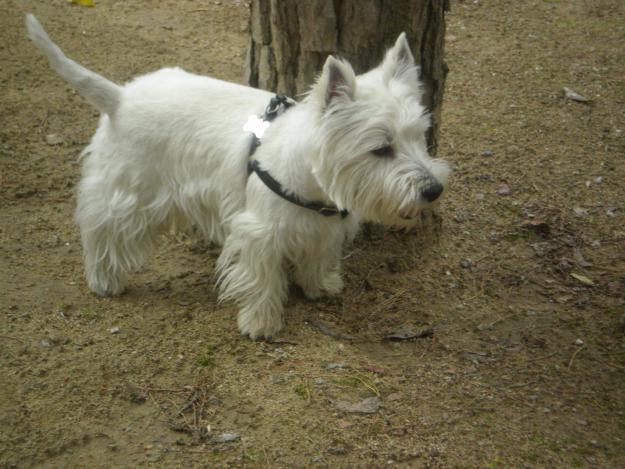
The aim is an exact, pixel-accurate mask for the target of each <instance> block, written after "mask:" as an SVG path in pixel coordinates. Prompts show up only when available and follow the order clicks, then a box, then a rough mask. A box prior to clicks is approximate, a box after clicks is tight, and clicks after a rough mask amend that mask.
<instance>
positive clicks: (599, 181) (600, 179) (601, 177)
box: [595, 176, 603, 184]
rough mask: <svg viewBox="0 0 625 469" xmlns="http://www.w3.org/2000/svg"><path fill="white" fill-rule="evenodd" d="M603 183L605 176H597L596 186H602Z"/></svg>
mask: <svg viewBox="0 0 625 469" xmlns="http://www.w3.org/2000/svg"><path fill="white" fill-rule="evenodd" d="M602 182H603V176H597V177H596V178H595V183H596V184H601V183H602Z"/></svg>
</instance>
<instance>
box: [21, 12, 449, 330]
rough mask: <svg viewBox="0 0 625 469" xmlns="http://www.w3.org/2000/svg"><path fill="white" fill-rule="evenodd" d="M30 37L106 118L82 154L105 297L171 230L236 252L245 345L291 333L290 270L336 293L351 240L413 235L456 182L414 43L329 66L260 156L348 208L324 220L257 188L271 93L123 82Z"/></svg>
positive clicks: (88, 252)
mask: <svg viewBox="0 0 625 469" xmlns="http://www.w3.org/2000/svg"><path fill="white" fill-rule="evenodd" d="M26 23H27V28H28V33H29V36H30V38H31V39H32V40H33V41H34V43H35V44H36V45H37V46H38V47H39V49H41V51H42V52H43V53H44V55H45V56H46V57H47V59H48V61H49V62H50V64H51V66H52V67H53V68H54V69H55V70H56V71H57V72H58V73H59V74H60V75H61V76H62V77H63V78H64V79H65V80H67V81H68V82H69V83H70V84H72V85H73V86H74V87H76V88H77V89H78V90H79V91H80V92H81V93H82V94H83V95H84V96H85V97H86V98H87V99H88V100H89V101H90V102H91V103H92V104H93V105H94V106H95V107H97V108H98V109H99V110H100V111H101V112H102V116H101V119H100V123H99V126H98V129H97V131H96V133H95V135H94V136H93V138H92V140H91V143H90V144H89V146H87V148H85V150H84V151H83V153H82V160H83V165H82V179H81V182H80V186H79V188H78V196H77V198H78V202H77V209H76V220H77V223H78V225H79V227H80V232H81V237H82V244H83V250H84V261H85V272H86V277H87V282H88V284H89V287H90V288H91V290H93V291H94V292H95V293H97V294H99V295H117V294H119V293H121V292H122V291H123V290H124V288H125V285H126V277H127V273H128V272H131V271H133V270H136V269H138V268H140V267H141V266H142V265H143V264H144V263H145V261H146V260H147V258H148V255H149V253H150V251H151V249H152V247H153V246H154V244H155V242H156V241H157V238H158V235H159V233H160V232H162V231H163V230H164V229H166V228H168V227H169V226H171V223H173V222H176V223H177V224H179V223H180V222H185V223H188V224H192V225H194V226H196V227H197V228H199V230H200V231H201V232H202V234H203V235H204V236H205V238H206V239H207V240H210V241H212V242H215V243H218V244H220V245H222V246H223V250H222V253H221V255H220V257H219V260H218V263H217V272H218V284H219V289H220V299H221V300H232V301H235V302H236V303H237V305H238V306H239V309H240V311H239V316H238V325H239V330H240V331H241V333H243V334H246V335H249V336H250V337H251V338H253V339H255V338H259V337H271V336H272V335H274V334H276V333H277V332H278V331H279V330H280V329H281V328H282V326H283V304H284V302H285V300H286V293H287V283H288V280H287V273H288V272H289V270H290V267H293V280H294V281H295V282H296V283H297V284H298V285H300V287H301V288H302V289H303V291H304V293H305V294H306V296H307V297H309V298H317V297H319V296H320V295H322V294H323V293H327V294H337V293H339V292H340V291H341V289H342V287H343V282H342V280H341V274H340V260H341V251H342V247H343V245H344V243H345V242H346V241H350V240H351V239H353V237H354V236H355V234H356V232H357V230H358V225H359V221H360V219H364V220H368V221H374V222H381V223H384V224H386V225H395V226H403V227H408V226H411V225H412V224H413V223H414V218H415V217H416V215H417V214H418V213H419V211H420V210H422V209H423V208H424V207H426V206H428V205H430V204H431V203H432V202H434V200H435V199H437V198H438V196H439V195H440V193H441V192H442V189H443V185H444V184H445V182H446V179H447V175H448V173H449V170H448V167H447V165H446V164H445V163H444V162H441V161H439V160H433V159H431V158H430V157H429V155H428V151H427V148H426V141H425V132H426V130H427V129H428V127H429V125H430V119H429V115H428V114H427V112H426V110H425V109H424V108H423V106H422V105H421V103H420V98H421V90H420V87H419V84H418V69H417V67H415V64H414V59H413V56H412V54H411V52H410V48H409V45H408V43H407V41H406V38H405V35H404V34H402V35H400V36H399V38H398V39H397V42H396V44H395V46H394V47H393V48H391V49H390V50H389V51H388V52H387V54H386V57H385V58H384V61H383V62H382V64H381V65H380V66H378V67H377V68H375V69H373V70H371V71H369V72H368V73H365V74H363V75H360V76H355V74H354V72H353V70H352V68H351V66H350V65H349V64H348V63H347V62H344V61H340V60H337V59H335V58H334V57H331V56H330V57H328V59H327V61H326V63H325V65H324V67H323V72H322V74H321V76H320V78H319V79H318V81H317V83H316V84H315V85H314V86H313V88H312V89H311V91H310V93H309V94H308V96H307V97H306V98H305V99H304V100H303V101H302V102H301V103H299V104H297V105H296V106H294V107H292V108H291V109H289V110H288V111H287V112H286V113H285V114H283V115H282V116H280V117H278V118H277V119H276V120H275V121H274V122H273V123H272V124H271V126H270V127H269V128H268V129H267V131H266V132H265V134H264V136H263V139H262V144H261V145H260V147H259V148H258V149H257V151H256V153H255V154H254V158H255V159H257V160H258V161H259V162H260V165H261V166H262V168H263V169H264V170H266V171H268V172H269V173H271V175H272V176H273V177H274V178H275V179H276V180H278V181H279V182H280V183H281V185H282V187H283V188H285V190H286V191H288V192H291V193H293V194H296V195H297V196H298V197H299V198H300V199H302V200H308V201H318V202H323V203H325V204H328V205H332V204H334V205H336V206H337V207H338V208H339V209H347V210H349V211H350V215H349V216H347V217H346V218H344V219H343V218H341V217H340V216H338V215H336V216H329V217H326V216H322V215H320V214H319V213H316V212H314V211H312V210H309V209H306V208H302V207H299V206H296V205H294V204H292V203H290V202H288V201H286V200H284V199H282V198H280V197H279V196H277V195H276V194H274V193H273V192H272V191H271V190H269V189H268V188H267V187H266V186H265V185H264V184H263V183H262V182H261V181H260V180H259V178H258V177H257V176H256V175H254V174H252V175H250V176H249V177H248V174H247V169H246V168H247V163H248V159H249V149H250V142H251V138H252V137H251V135H250V134H249V133H246V132H244V131H243V130H242V128H243V125H244V124H245V123H246V121H247V119H248V117H249V116H250V115H261V114H262V112H263V110H264V108H265V107H266V105H267V104H268V102H269V100H270V99H271V98H272V96H273V95H272V93H269V92H267V91H261V90H258V89H254V88H249V87H245V86H240V85H236V84H233V83H227V82H223V81H219V80H215V79H212V78H208V77H203V76H197V75H193V74H190V73H187V72H185V71H183V70H181V69H179V68H166V69H162V70H159V71H157V72H154V73H150V74H147V75H144V76H141V77H139V78H136V79H135V80H133V81H131V82H129V83H128V84H126V85H124V86H119V85H116V84H114V83H112V82H110V81H108V80H106V79H105V78H103V77H101V76H99V75H97V74H95V73H93V72H91V71H89V70H87V69H85V68H84V67H82V66H81V65H79V64H77V63H75V62H73V61H72V60H70V59H68V58H67V57H66V56H65V55H64V54H63V53H62V51H61V50H60V49H59V48H58V47H57V46H56V45H54V44H53V43H52V41H51V40H50V38H49V37H48V36H47V34H46V33H45V31H44V30H43V29H42V27H41V25H40V24H39V23H38V22H37V20H36V19H35V17H34V16H32V15H28V16H27V20H26Z"/></svg>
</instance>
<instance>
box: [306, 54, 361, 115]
mask: <svg viewBox="0 0 625 469" xmlns="http://www.w3.org/2000/svg"><path fill="white" fill-rule="evenodd" d="M313 91H314V93H315V94H316V96H317V99H318V101H319V102H320V103H321V105H322V106H323V108H324V109H325V108H327V107H328V106H329V105H330V104H332V103H335V102H338V101H339V100H348V101H353V100H354V96H355V94H356V74H355V73H354V70H353V69H352V66H351V65H350V64H349V63H348V62H345V61H343V60H338V59H336V58H334V57H333V56H331V55H330V56H328V58H327V59H326V63H325V64H324V65H323V72H322V73H321V76H320V77H319V80H318V81H317V84H316V85H315V88H314V90H313Z"/></svg>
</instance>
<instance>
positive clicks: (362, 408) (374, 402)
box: [334, 396, 380, 414]
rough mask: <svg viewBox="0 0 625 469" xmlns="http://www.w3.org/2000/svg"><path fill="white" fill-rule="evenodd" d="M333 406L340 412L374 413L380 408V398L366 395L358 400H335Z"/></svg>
mask: <svg viewBox="0 0 625 469" xmlns="http://www.w3.org/2000/svg"><path fill="white" fill-rule="evenodd" d="M334 405H335V407H336V408H337V409H338V410H340V411H342V412H349V413H354V414H374V413H376V412H377V411H378V409H379V408H380V398H378V397H377V396H376V397H368V398H366V399H363V400H362V401H360V402H356V403H352V402H348V401H336V402H335V403H334Z"/></svg>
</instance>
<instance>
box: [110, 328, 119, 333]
mask: <svg viewBox="0 0 625 469" xmlns="http://www.w3.org/2000/svg"><path fill="white" fill-rule="evenodd" d="M119 330H120V329H119V327H117V326H115V327H111V330H110V332H111V334H119Z"/></svg>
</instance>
